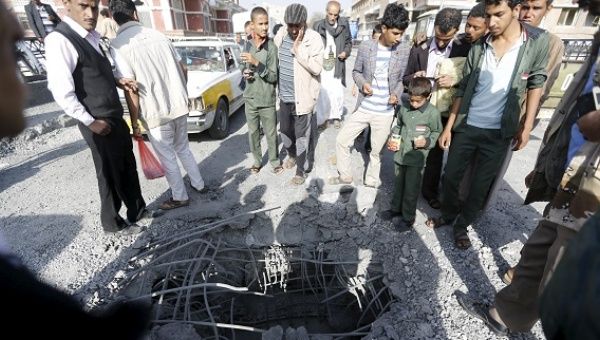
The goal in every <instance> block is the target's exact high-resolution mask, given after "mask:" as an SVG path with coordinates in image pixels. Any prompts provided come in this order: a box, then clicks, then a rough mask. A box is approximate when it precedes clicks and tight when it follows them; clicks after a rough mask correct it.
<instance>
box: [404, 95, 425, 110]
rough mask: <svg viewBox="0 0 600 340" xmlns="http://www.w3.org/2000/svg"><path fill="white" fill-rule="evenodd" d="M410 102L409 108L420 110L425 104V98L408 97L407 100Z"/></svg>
mask: <svg viewBox="0 0 600 340" xmlns="http://www.w3.org/2000/svg"><path fill="white" fill-rule="evenodd" d="M408 101H409V102H410V107H412V108H413V109H415V110H417V109H420V108H421V107H422V106H423V105H425V103H427V97H425V96H410V97H409V98H408Z"/></svg>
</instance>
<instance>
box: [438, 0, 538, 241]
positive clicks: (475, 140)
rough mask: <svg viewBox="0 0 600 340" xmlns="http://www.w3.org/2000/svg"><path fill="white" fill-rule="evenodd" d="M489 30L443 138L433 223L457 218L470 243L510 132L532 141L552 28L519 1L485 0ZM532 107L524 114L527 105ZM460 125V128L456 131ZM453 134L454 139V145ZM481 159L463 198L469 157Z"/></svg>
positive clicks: (517, 139)
mask: <svg viewBox="0 0 600 340" xmlns="http://www.w3.org/2000/svg"><path fill="white" fill-rule="evenodd" d="M485 5H486V15H487V17H488V18H489V19H488V21H489V26H488V29H489V32H490V33H489V34H488V35H486V36H485V37H484V38H483V39H481V40H480V41H478V42H476V43H475V44H473V46H472V48H471V51H470V52H469V56H468V57H467V61H466V64H465V67H464V70H463V75H464V76H463V79H462V81H461V82H460V84H459V88H458V90H457V92H456V98H455V99H454V103H453V105H452V108H451V110H450V116H449V118H448V123H447V124H446V126H445V128H444V131H443V132H442V134H441V135H440V138H439V144H440V146H441V147H442V148H445V149H447V148H449V147H450V151H449V154H448V161H447V164H446V168H445V179H444V183H443V189H442V195H443V196H442V207H441V211H442V216H441V218H440V219H430V220H429V221H428V223H427V225H428V226H430V227H437V226H440V225H445V224H452V223H454V241H455V246H456V247H457V248H459V249H463V250H464V249H468V248H469V247H470V246H471V241H470V240H469V236H468V235H467V227H468V226H469V225H470V224H471V223H472V222H473V221H474V220H475V218H476V217H477V214H478V212H479V211H480V210H481V208H482V206H483V204H484V202H485V199H486V196H487V194H488V192H489V188H490V186H491V184H492V181H493V180H494V178H495V177H496V175H497V173H498V169H499V168H500V166H501V165H502V162H503V160H504V157H505V156H506V152H507V150H508V146H509V145H510V143H511V140H512V141H513V143H514V150H520V149H522V148H524V147H525V145H527V142H528V141H529V134H530V133H531V129H532V127H533V122H534V119H535V115H536V113H537V108H538V105H539V102H540V98H541V95H542V88H543V86H544V82H545V81H546V78H547V76H546V71H545V67H546V64H547V63H548V45H549V38H548V33H547V32H546V31H544V30H542V29H539V28H535V27H532V26H530V25H528V24H525V23H520V22H519V21H518V19H517V18H518V17H519V11H520V7H521V5H520V1H518V0H485ZM524 101H526V108H527V109H526V112H525V114H524V116H523V117H521V105H522V104H523V102H524ZM453 132H454V134H453ZM450 141H452V146H451V145H450ZM474 156H475V157H477V159H478V161H477V165H476V167H475V169H474V176H473V180H472V183H471V187H470V189H469V192H468V194H467V199H466V200H465V202H462V203H461V202H460V201H459V200H458V199H457V198H458V197H459V186H460V182H461V179H462V178H463V175H464V173H465V170H466V167H467V165H468V164H469V160H470V159H472V157H474Z"/></svg>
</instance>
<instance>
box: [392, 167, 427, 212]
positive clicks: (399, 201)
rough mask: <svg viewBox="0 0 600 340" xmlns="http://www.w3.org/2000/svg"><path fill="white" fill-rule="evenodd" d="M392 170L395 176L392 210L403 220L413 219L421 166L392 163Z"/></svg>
mask: <svg viewBox="0 0 600 340" xmlns="http://www.w3.org/2000/svg"><path fill="white" fill-rule="evenodd" d="M394 172H395V174H396V178H395V181H394V197H393V198H392V210H393V211H395V212H399V213H401V214H402V218H403V219H404V220H405V221H408V222H411V221H414V220H415V218H416V216H417V200H418V199H419V190H420V187H421V180H422V179H423V167H422V166H410V165H400V164H398V163H394Z"/></svg>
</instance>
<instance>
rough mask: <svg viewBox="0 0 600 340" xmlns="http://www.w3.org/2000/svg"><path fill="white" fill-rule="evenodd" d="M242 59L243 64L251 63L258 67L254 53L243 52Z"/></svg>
mask: <svg viewBox="0 0 600 340" xmlns="http://www.w3.org/2000/svg"><path fill="white" fill-rule="evenodd" d="M240 57H241V58H242V61H243V62H245V63H250V64H252V65H254V66H258V60H257V59H256V58H254V56H253V55H252V53H248V52H243V53H242V54H240Z"/></svg>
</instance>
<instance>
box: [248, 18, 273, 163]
mask: <svg viewBox="0 0 600 340" xmlns="http://www.w3.org/2000/svg"><path fill="white" fill-rule="evenodd" d="M250 17H251V19H252V26H253V28H254V30H253V33H252V34H251V36H252V40H248V41H247V42H246V48H245V49H244V52H243V53H242V54H241V58H242V61H243V62H244V63H245V65H244V70H243V71H242V72H243V76H244V79H245V81H246V88H245V90H244V100H245V102H246V105H245V108H246V109H245V110H246V122H247V123H248V140H249V141H250V151H251V152H252V155H253V157H254V164H253V165H252V167H251V168H250V172H251V173H253V174H256V173H258V172H259V171H260V168H261V167H262V164H261V163H262V148H261V146H260V126H262V128H263V130H264V132H265V137H266V139H267V147H268V150H269V163H271V166H272V167H273V172H274V173H276V174H279V173H281V172H282V171H283V167H282V166H281V162H280V161H279V152H278V150H277V114H276V112H275V86H276V85H277V46H275V44H274V43H273V41H272V40H270V39H269V15H268V14H267V11H266V10H265V9H264V8H262V7H254V8H253V9H252V12H250Z"/></svg>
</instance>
